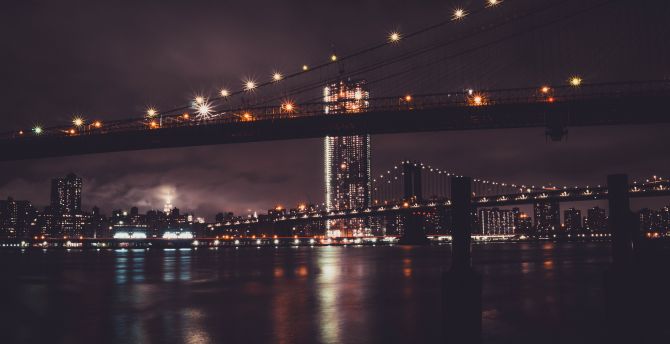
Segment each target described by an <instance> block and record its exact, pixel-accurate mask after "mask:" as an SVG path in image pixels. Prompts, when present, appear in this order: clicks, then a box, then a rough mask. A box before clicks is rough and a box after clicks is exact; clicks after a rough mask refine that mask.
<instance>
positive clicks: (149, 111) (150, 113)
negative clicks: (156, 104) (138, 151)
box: [147, 108, 158, 118]
mask: <svg viewBox="0 0 670 344" xmlns="http://www.w3.org/2000/svg"><path fill="white" fill-rule="evenodd" d="M156 115H158V111H156V109H154V108H148V109H147V117H148V118H152V117H156Z"/></svg>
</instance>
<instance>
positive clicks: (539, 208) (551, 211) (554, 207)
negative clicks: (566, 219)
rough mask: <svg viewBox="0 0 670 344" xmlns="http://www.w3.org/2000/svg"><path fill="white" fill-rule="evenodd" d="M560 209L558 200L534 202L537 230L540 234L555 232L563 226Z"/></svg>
mask: <svg viewBox="0 0 670 344" xmlns="http://www.w3.org/2000/svg"><path fill="white" fill-rule="evenodd" d="M560 211H561V210H560V205H559V203H558V202H557V201H538V202H535V204H533V213H534V215H535V216H534V218H535V230H536V231H537V232H538V234H540V235H548V234H555V233H556V231H558V229H559V228H561V212H560Z"/></svg>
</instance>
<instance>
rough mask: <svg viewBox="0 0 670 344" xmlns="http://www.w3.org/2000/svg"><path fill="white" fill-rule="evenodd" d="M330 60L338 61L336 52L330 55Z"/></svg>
mask: <svg viewBox="0 0 670 344" xmlns="http://www.w3.org/2000/svg"><path fill="white" fill-rule="evenodd" d="M330 60H331V61H333V62H335V61H337V55H335V54H333V55H330Z"/></svg>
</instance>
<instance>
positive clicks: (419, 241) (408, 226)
mask: <svg viewBox="0 0 670 344" xmlns="http://www.w3.org/2000/svg"><path fill="white" fill-rule="evenodd" d="M403 217H404V220H405V231H404V232H403V234H402V237H400V240H398V244H400V245H428V244H430V240H428V238H427V237H426V233H424V231H423V228H422V226H421V220H422V217H421V216H420V215H419V214H416V212H415V211H412V210H409V209H408V210H407V211H405V212H404V214H403Z"/></svg>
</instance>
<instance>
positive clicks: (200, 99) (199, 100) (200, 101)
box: [194, 96, 205, 104]
mask: <svg viewBox="0 0 670 344" xmlns="http://www.w3.org/2000/svg"><path fill="white" fill-rule="evenodd" d="M194 101H195V104H203V103H204V102H205V97H203V96H196V97H195V99H194Z"/></svg>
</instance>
